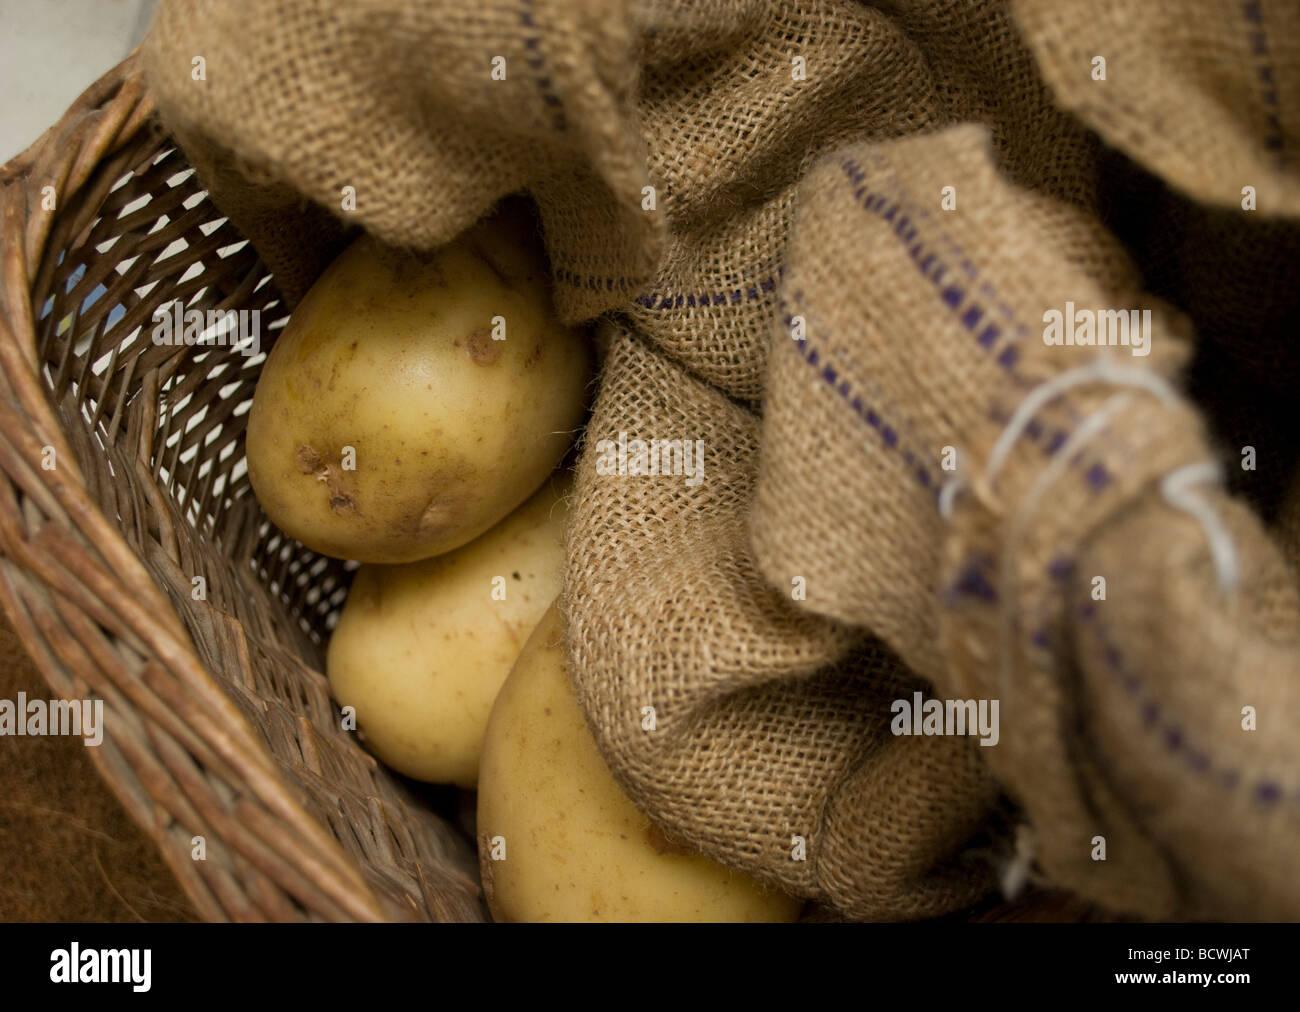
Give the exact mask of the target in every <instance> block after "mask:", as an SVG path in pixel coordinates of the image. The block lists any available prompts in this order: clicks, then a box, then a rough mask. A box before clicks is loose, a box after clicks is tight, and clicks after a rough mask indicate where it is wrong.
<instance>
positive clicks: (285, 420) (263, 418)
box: [247, 205, 590, 563]
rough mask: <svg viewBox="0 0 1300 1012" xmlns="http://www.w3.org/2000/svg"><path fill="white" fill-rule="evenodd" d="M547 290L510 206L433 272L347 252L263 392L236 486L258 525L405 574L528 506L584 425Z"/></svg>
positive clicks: (581, 395) (307, 309)
mask: <svg viewBox="0 0 1300 1012" xmlns="http://www.w3.org/2000/svg"><path fill="white" fill-rule="evenodd" d="M548 276H549V275H548V271H547V267H546V261H545V258H544V256H543V254H542V252H541V251H540V249H539V248H538V244H537V241H536V226H535V224H534V223H533V221H532V219H531V217H530V216H529V215H527V214H525V213H523V212H522V211H521V209H520V208H519V207H518V206H516V205H510V206H509V207H507V209H506V210H505V211H503V212H502V213H500V214H498V215H496V216H495V217H494V218H492V219H489V220H488V221H486V222H483V223H481V224H479V225H478V226H476V227H474V228H473V229H471V230H470V231H468V232H466V233H465V234H464V235H462V236H461V237H460V238H459V239H458V240H457V241H455V242H453V243H451V244H450V245H449V246H446V247H443V248H442V249H440V250H437V251H435V252H433V253H430V254H417V253H413V252H410V251H403V250H394V249H391V248H385V247H383V246H381V245H380V244H378V243H377V242H376V241H375V240H373V239H371V238H370V237H368V236H363V237H362V238H360V239H358V240H357V241H356V242H355V243H353V244H352V245H351V246H350V247H349V248H348V249H347V250H346V251H344V253H343V254H342V255H341V256H340V257H339V258H338V259H337V260H336V261H335V262H334V263H333V264H331V265H330V267H329V269H328V270H326V272H325V273H324V274H323V275H322V276H321V278H320V280H319V281H317V283H316V284H315V285H314V286H313V287H312V289H311V291H310V292H308V293H307V296H306V297H305V298H304V299H303V300H302V302H301V303H300V304H299V306H298V308H297V309H296V310H294V313H293V315H292V317H291V318H290V320H289V323H288V325H287V326H286V327H285V329H284V333H283V334H281V336H280V338H279V339H278V340H277V341H276V343H275V345H274V347H273V348H272V349H271V351H270V353H269V354H268V356H267V359H266V363H265V365H264V367H263V369H262V374H261V377H260V379H259V380H258V384H257V389H256V392H255V393H254V396H253V406H252V410H251V411H250V412H249V418H248V438H247V453H248V477H249V480H250V482H251V483H252V486H253V491H254V493H255V494H256V495H257V499H258V502H259V503H260V504H261V506H262V509H263V510H265V512H266V514H267V516H269V517H270V518H271V520H272V521H273V522H274V523H275V524H276V525H277V526H278V527H279V528H280V529H281V530H283V531H284V532H285V533H287V534H289V535H291V536H292V537H294V538H297V539H298V540H299V541H301V542H302V543H303V544H305V545H306V546H307V547H308V548H312V549H314V550H316V551H318V552H323V553H324V554H326V555H333V556H335V557H338V558H346V559H356V560H358V561H361V562H386V563H397V562H413V561H415V560H417V559H424V558H428V557H430V556H432V555H438V554H440V553H442V552H447V551H450V550H452V549H454V548H459V547H460V546H461V545H463V544H466V543H467V542H469V541H471V540H473V539H474V538H475V537H477V536H478V535H479V534H482V533H483V532H484V531H485V530H487V529H488V528H489V527H491V526H492V525H493V524H495V523H497V521H499V520H501V519H502V518H503V517H504V516H506V514H508V513H509V512H510V511H511V510H513V509H514V508H515V507H516V506H518V505H519V504H520V503H521V502H523V501H524V500H525V499H527V498H528V496H529V495H530V494H531V493H532V492H533V490H535V489H536V488H537V487H538V485H540V484H541V482H542V481H543V480H544V479H545V478H546V476H547V475H548V474H549V473H550V472H551V471H552V470H553V469H554V468H555V466H556V465H557V464H558V463H559V462H560V459H561V458H562V457H563V456H564V453H565V450H566V449H567V448H568V446H569V444H570V442H571V440H572V434H573V432H574V430H575V429H577V427H578V426H579V425H580V424H581V421H582V417H583V412H584V399H585V384H586V381H587V377H588V372H589V368H590V366H589V349H588V345H587V339H586V336H585V335H584V334H583V333H582V332H580V331H577V330H574V329H571V328H568V327H564V326H562V325H561V324H560V323H559V322H558V321H557V320H556V318H555V316H554V313H553V310H552V307H551V301H550V292H549V288H548V282H547V278H548ZM501 337H504V339H503V340H498V339H497V338H501Z"/></svg>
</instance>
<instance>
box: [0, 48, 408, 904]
mask: <svg viewBox="0 0 1300 1012" xmlns="http://www.w3.org/2000/svg"><path fill="white" fill-rule="evenodd" d="M139 54H140V50H139V49H138V48H137V49H136V50H134V51H133V52H132V53H131V54H130V55H129V56H128V57H127V58H126V59H125V60H123V61H122V62H121V63H119V64H117V65H116V66H115V67H113V68H112V69H111V70H109V71H108V72H107V73H106V74H104V75H103V76H102V77H100V78H99V80H97V81H96V82H95V83H94V84H92V85H91V86H90V87H89V88H87V89H86V90H85V91H84V92H83V93H82V94H81V96H80V97H79V98H78V99H77V100H76V101H75V102H74V103H73V104H72V105H71V106H70V107H69V108H68V110H67V111H66V112H65V113H64V115H63V116H62V117H61V118H60V119H59V120H58V121H57V122H56V123H55V124H54V125H52V126H51V127H50V128H49V129H48V130H46V131H45V132H44V133H43V134H42V135H41V136H40V137H39V138H38V139H37V140H36V142H35V143H33V144H32V145H31V146H30V147H28V148H27V149H26V150H25V151H23V152H22V153H21V154H19V155H17V156H15V157H14V158H11V159H10V160H9V161H7V162H6V163H4V165H3V166H0V419H3V421H4V423H5V424H4V425H3V426H2V428H3V430H4V431H3V434H0V473H2V474H3V476H4V478H5V481H4V485H5V486H7V487H5V488H4V489H3V493H0V606H2V607H3V608H4V610H5V612H6V614H7V615H8V617H9V620H10V622H11V623H12V625H13V628H14V630H15V632H16V634H17V635H18V637H19V639H20V640H21V641H22V643H23V646H24V648H25V649H26V650H27V652H28V653H29V655H30V656H31V657H32V660H33V662H34V664H35V666H36V668H37V669H38V670H39V671H40V673H41V677H42V679H43V680H44V681H45V682H46V683H47V684H48V685H49V686H50V688H51V690H53V691H55V692H56V693H58V694H60V695H65V696H66V693H65V692H60V691H59V689H60V685H62V686H64V687H65V688H66V689H71V688H73V687H74V686H75V687H77V688H78V689H82V690H86V691H83V692H80V693H79V698H88V697H90V696H101V695H102V693H99V692H95V691H94V686H95V685H97V684H104V683H112V684H114V685H116V686H118V687H121V688H122V689H123V693H124V695H126V696H127V698H128V699H129V698H131V696H130V689H131V688H132V686H126V685H120V683H121V682H122V681H123V680H128V679H129V680H133V681H137V682H138V681H144V680H147V681H154V680H156V679H158V678H163V679H170V680H171V681H172V682H173V683H174V686H175V688H176V690H177V692H178V694H179V695H181V696H182V697H189V698H192V699H194V701H195V704H196V706H195V708H196V709H199V708H206V709H207V711H208V714H209V717H212V715H215V719H206V720H204V721H198V722H192V725H191V726H192V730H193V731H194V732H195V734H196V735H198V737H199V738H201V739H202V740H203V744H204V745H205V746H206V747H207V748H208V749H210V752H209V755H210V756H211V755H216V756H218V757H219V758H220V759H221V760H223V761H224V762H226V763H227V764H229V767H230V768H231V769H232V770H233V771H235V773H236V774H237V775H238V776H239V777H240V786H241V787H242V788H243V790H242V791H241V795H240V797H239V799H238V801H237V802H236V803H229V802H226V801H224V800H223V799H222V798H220V797H219V796H218V795H217V793H216V791H215V790H214V789H213V788H212V785H211V784H210V783H209V782H208V781H207V780H206V779H203V778H200V779H201V781H202V782H201V785H200V786H199V788H198V789H199V790H201V791H205V792H206V793H207V795H209V796H208V797H207V798H206V802H207V805H202V804H200V805H199V808H201V809H202V808H206V809H207V812H208V813H212V814H214V815H216V816H218V817H221V816H224V820H225V821H226V822H227V823H230V822H232V821H233V822H235V823H238V824H239V825H241V826H250V827H252V828H251V829H250V830H249V832H248V833H247V834H246V836H240V835H236V836H235V837H234V839H233V840H232V839H230V838H228V837H227V836H226V835H225V834H223V836H222V842H223V843H224V844H225V845H226V846H227V847H229V848H230V850H231V851H232V852H233V853H234V855H235V856H236V857H237V858H238V859H239V863H240V864H241V865H251V866H252V868H253V869H255V871H254V872H253V873H254V874H257V873H258V872H260V873H261V875H260V879H261V885H262V887H263V888H265V887H266V886H267V884H268V882H270V883H273V884H274V886H275V887H278V888H279V889H281V890H283V897H282V898H281V900H280V902H279V905H278V907H279V909H281V910H283V909H286V903H285V898H287V899H289V900H291V901H292V902H293V903H295V904H297V905H298V906H299V907H301V908H303V909H305V910H306V912H307V914H308V915H314V916H317V917H320V918H322V919H327V920H328V919H355V920H365V921H382V920H392V919H407V918H409V917H410V916H411V912H410V911H405V910H401V909H397V908H395V906H394V905H393V904H392V903H390V902H385V901H384V899H383V898H382V897H381V895H380V894H379V893H378V892H377V891H376V890H375V889H374V888H372V886H371V885H370V884H369V883H368V882H367V881H366V879H365V877H364V876H363V874H362V870H361V866H360V864H359V862H358V861H357V860H356V859H355V858H354V857H353V856H351V855H349V854H348V853H347V852H346V851H345V850H344V849H343V847H342V846H341V845H340V844H339V842H338V841H337V839H335V837H334V836H333V834H332V833H331V832H330V831H329V829H328V828H327V827H325V826H322V824H321V823H320V822H319V821H318V820H317V819H316V818H315V817H314V816H313V815H311V814H310V813H309V812H308V810H307V809H306V807H305V806H304V805H303V803H302V801H301V795H300V792H298V791H296V790H294V789H293V788H291V786H290V784H289V781H288V779H287V776H286V773H285V772H284V771H283V770H282V769H281V768H279V766H278V765H277V763H276V761H275V759H274V757H273V756H272V754H271V752H270V749H269V747H268V745H267V743H266V742H265V741H264V740H263V739H262V737H261V736H260V735H258V734H257V733H256V731H255V730H254V729H253V728H252V727H251V725H250V724H249V723H248V722H247V721H246V719H245V718H244V716H243V714H242V713H240V712H239V710H238V709H237V707H236V706H235V704H234V702H233V701H232V700H231V699H230V698H229V697H228V695H227V694H226V692H225V690H224V689H223V688H222V686H221V685H220V684H219V683H218V681H217V680H216V678H215V677H214V676H213V675H212V673H211V672H210V671H208V670H207V668H206V667H205V665H204V664H203V662H202V661H201V659H200V657H199V654H198V652H197V650H196V648H195V646H194V643H193V641H192V639H191V637H190V635H189V634H188V633H187V631H186V630H185V628H184V626H183V625H182V623H181V621H180V619H179V618H178V616H177V614H176V612H175V611H174V609H173V608H172V606H171V605H170V604H169V602H168V600H167V598H166V596H165V595H164V593H163V592H162V590H161V589H160V588H159V587H158V586H157V585H156V583H155V582H154V580H153V579H152V577H151V576H150V574H149V572H148V571H147V570H146V569H145V567H144V565H143V563H142V562H141V561H140V560H139V559H138V558H137V557H136V555H135V553H134V551H133V549H132V548H131V547H130V546H129V545H128V544H127V542H126V541H125V539H124V538H123V536H122V535H121V533H120V532H119V530H118V529H117V527H116V525H115V524H114V523H113V522H111V521H110V520H109V519H108V518H106V517H105V516H104V515H103V514H102V513H101V512H100V510H99V509H98V507H97V506H96V504H95V502H94V501H93V500H92V499H91V497H90V494H89V490H88V487H87V483H86V480H85V477H84V476H83V475H82V474H81V473H80V471H79V470H78V468H77V466H76V464H75V460H76V458H75V456H74V454H73V453H72V451H71V448H70V444H69V443H68V442H67V441H66V437H65V433H64V432H63V431H62V429H61V426H60V424H59V421H58V419H57V416H56V415H55V413H54V411H53V408H52V406H51V403H50V400H49V395H48V392H47V390H46V389H45V386H44V384H43V383H42V381H41V378H40V370H39V368H38V364H37V347H36V329H35V320H34V316H33V312H32V305H31V294H32V293H31V282H32V280H33V279H34V278H35V276H36V274H37V271H38V267H39V264H40V262H41V256H42V254H43V252H44V249H45V245H46V242H47V240H48V238H49V235H50V230H51V227H52V224H53V221H54V219H55V218H56V216H57V215H56V214H55V213H48V212H45V211H43V210H42V209H41V202H42V190H43V189H44V188H45V187H47V186H51V185H52V186H54V187H55V192H56V194H57V195H58V204H59V205H63V204H65V203H66V202H67V201H68V198H70V197H71V196H72V195H74V194H75V193H76V192H77V191H78V190H80V188H81V187H82V186H83V185H84V184H85V183H86V181H87V179H88V178H90V176H91V174H92V172H93V171H94V170H95V168H96V167H97V166H98V165H99V164H100V163H101V161H102V160H104V159H105V158H106V157H108V156H110V155H112V154H114V153H115V152H117V151H119V150H121V149H122V148H123V147H125V146H126V145H128V144H129V143H130V142H131V141H132V140H134V139H136V138H138V137H139V136H140V134H141V132H142V131H144V130H148V129H152V128H153V126H152V124H153V122H154V117H155V113H156V109H155V106H154V103H153V101H152V99H151V98H150V96H149V94H148V89H147V87H146V86H145V82H144V76H143V69H142V64H141V58H140V55H139ZM46 445H52V446H53V447H54V448H55V452H56V454H57V459H58V460H59V462H60V463H59V466H58V470H57V471H55V470H49V471H46V470H44V469H42V467H41V466H40V454H41V451H42V447H43V446H46ZM37 483H39V484H37ZM33 492H35V493H37V496H36V498H37V502H38V503H41V504H43V505H44V504H55V505H57V507H58V510H59V514H58V515H57V516H49V517H47V518H46V519H45V522H44V523H43V525H42V528H41V530H40V531H39V532H37V533H35V534H33V533H32V532H31V531H29V530H28V528H27V526H26V524H25V523H24V520H23V516H22V515H21V513H22V507H21V506H20V505H19V503H20V496H22V497H25V498H28V499H30V498H32V493H33ZM91 546H93V547H91ZM92 554H93V555H95V556H98V558H97V559H96V558H92ZM101 560H102V561H101ZM69 569H71V570H74V571H76V576H77V577H78V578H79V579H80V580H81V582H82V588H81V592H82V593H83V594H84V595H89V598H86V599H91V598H93V599H97V600H98V601H99V602H103V603H104V604H105V605H106V606H107V608H108V610H109V613H111V614H114V615H117V616H119V617H121V619H122V624H123V626H124V627H126V628H128V629H130V631H131V632H132V633H133V634H134V635H135V637H136V639H138V640H139V641H140V642H141V643H143V644H145V645H146V647H147V648H148V652H149V655H148V658H147V663H146V665H145V667H144V669H143V670H142V671H141V672H139V673H138V676H130V675H129V673H128V672H127V669H126V667H125V665H118V666H116V668H111V667H108V666H106V665H104V664H101V663H99V661H100V660H101V657H102V647H101V646H100V644H101V643H102V638H100V637H99V636H98V635H97V630H96V624H95V622H94V621H93V620H91V619H90V618H89V617H87V620H86V621H68V620H67V615H66V611H67V610H68V609H69V608H71V609H73V610H75V609H76V608H77V604H78V598H77V596H74V592H73V590H72V589H71V588H70V587H69V586H68V582H69V581H68V573H67V571H68V570H69ZM74 582H75V581H74ZM51 599H53V603H54V606H53V607H51ZM51 622H53V623H54V625H55V626H57V627H58V628H57V634H55V635H51V633H52V632H53V631H54V630H53V629H52V627H51ZM68 658H73V659H74V660H73V662H72V663H69V661H68ZM65 669H71V671H70V672H69V671H68V670H65ZM69 675H70V677H69ZM134 688H136V689H138V688H139V686H138V685H136V686H134ZM108 709H109V705H108V704H107V703H106V706H105V710H106V712H107V711H108ZM137 716H138V717H139V719H140V720H141V722H142V723H143V725H144V726H145V727H146V728H148V729H149V730H150V731H151V732H152V733H159V734H167V729H166V728H163V727H160V726H159V725H158V724H157V722H156V721H154V720H153V718H152V717H150V716H149V714H147V713H138V712H137ZM104 744H105V745H110V736H109V734H108V733H107V729H106V732H105V737H104ZM173 744H174V746H175V747H177V748H180V749H181V750H183V751H186V752H188V756H189V759H190V760H193V761H198V760H199V759H200V758H201V757H200V756H196V755H195V754H194V752H193V751H191V750H189V749H187V746H186V743H185V742H184V741H176V742H174V743H173ZM107 752H108V750H107V749H105V748H96V749H93V750H92V760H93V761H94V765H95V766H96V768H97V769H98V770H99V773H100V775H101V777H102V778H103V779H104V780H105V781H106V783H107V784H108V786H109V788H110V790H111V791H112V792H113V794H114V795H115V797H116V798H117V800H118V801H119V802H120V803H122V804H123V806H124V807H125V808H126V809H127V811H128V813H129V814H130V815H131V817H132V818H134V819H135V821H136V822H137V823H138V824H139V825H140V826H141V828H142V830H143V831H144V832H145V833H146V834H147V835H148V836H149V837H150V838H151V839H152V840H153V841H154V843H155V844H156V845H157V846H158V848H159V850H160V852H161V854H162V856H163V858H164V860H165V861H166V862H167V864H168V865H169V867H170V868H171V870H172V872H173V874H174V875H175V876H176V878H177V880H178V882H179V884H180V885H181V887H182V889H183V890H184V891H185V893H186V895H187V896H188V898H189V899H190V900H191V902H192V903H193V904H194V906H195V908H196V909H197V911H198V913H199V914H200V916H202V917H204V918H205V919H209V920H227V919H236V920H238V919H247V918H249V916H250V908H251V907H252V906H253V905H252V904H251V903H250V902H248V901H247V900H246V899H244V898H243V897H242V896H240V895H239V889H238V886H237V884H236V883H234V882H231V881H229V872H228V871H221V870H217V871H214V872H213V873H212V875H214V876H220V875H222V874H225V875H226V877H227V881H226V882H225V883H224V888H223V887H222V885H221V884H214V883H213V882H212V881H210V878H211V876H209V878H207V879H205V876H204V875H203V874H201V873H200V872H199V871H198V870H197V869H196V865H197V864H198V863H199V862H197V861H193V860H188V859H187V856H186V855H184V854H183V853H182V852H180V850H179V848H178V847H177V846H176V834H175V833H174V832H173V831H171V830H169V828H168V827H169V819H168V816H170V822H171V824H175V823H182V818H181V816H178V815H177V812H176V808H177V806H176V805H175V804H170V803H169V802H174V801H175V800H176V798H175V796H176V795H179V794H180V788H179V787H178V786H177V785H176V782H175V781H174V780H173V779H172V778H171V777H170V776H166V775H164V776H159V775H158V770H159V769H162V767H161V766H160V765H159V764H158V763H157V762H154V763H153V767H154V768H153V769H145V768H143V767H144V766H146V765H147V762H146V761H144V760H142V759H141V757H140V756H139V755H138V753H133V751H132V749H129V748H128V749H122V750H121V751H115V752H114V753H113V756H112V759H111V761H110V758H109V756H108V755H106V753H107ZM146 759H147V757H146ZM163 772H164V773H166V770H165V769H164V770H163ZM150 774H152V775H150ZM132 779H134V780H135V783H134V784H132V783H131V780H132ZM194 791H195V785H193V784H191V785H189V787H188V795H189V800H187V801H186V802H185V804H186V805H190V804H192V800H193V795H194ZM182 824H183V823H182ZM213 825H214V827H215V825H217V823H216V822H214V823H213ZM169 837H171V839H169ZM268 837H269V839H268ZM187 838H188V837H187ZM268 848H270V849H271V850H272V851H274V852H275V853H273V854H271V855H270V858H268V855H267V853H266V851H267V849H268ZM205 863H206V862H205ZM268 863H269V864H270V865H271V866H272V870H271V871H270V872H268V871H267V865H268ZM275 868H282V869H288V871H287V872H285V875H286V876H287V877H288V878H289V879H290V882H289V884H288V885H286V883H285V881H284V879H281V878H277V877H276V874H275V870H274V869H275ZM290 873H292V874H290ZM293 876H296V883H297V887H296V888H295V880H294V878H293ZM303 882H306V883H307V888H303V887H302V883H303ZM232 889H233V890H234V892H233V893H232V891H231V890H232ZM241 899H244V901H243V902H239V900H241ZM290 909H292V908H290ZM254 913H255V911H254Z"/></svg>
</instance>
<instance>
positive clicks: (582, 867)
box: [478, 606, 801, 921]
mask: <svg viewBox="0 0 1300 1012" xmlns="http://www.w3.org/2000/svg"><path fill="white" fill-rule="evenodd" d="M635 716H636V715H629V718H628V719H635ZM478 847H479V867H480V869H481V871H482V877H483V891H484V893H485V895H486V896H487V900H488V906H489V907H490V908H491V910H492V914H493V916H494V917H495V918H496V919H497V920H498V921H790V920H794V919H795V918H796V917H797V916H798V914H799V910H800V907H801V904H800V902H799V901H798V900H795V899H793V898H791V897H789V896H787V895H785V894H784V893H781V892H778V891H777V890H775V889H773V888H770V887H766V886H764V885H762V884H760V883H759V882H758V881H756V880H755V879H753V878H751V877H750V876H748V875H746V874H744V873H742V872H738V871H733V870H731V869H728V868H724V867H723V866H722V865H719V864H717V863H715V862H713V861H711V860H709V859H708V858H705V857H702V856H700V855H698V854H688V853H685V852H683V851H682V850H681V849H680V848H679V847H677V846H675V845H674V844H672V843H670V842H669V841H668V840H667V839H666V838H665V837H664V835H663V834H662V833H661V832H660V831H659V830H657V829H656V828H655V827H654V825H653V824H652V823H651V822H650V820H649V819H647V818H646V817H645V816H643V815H642V814H641V813H640V812H639V811H638V810H637V809H636V807H635V806H634V805H633V804H632V802H631V801H630V800H629V799H628V797H627V795H626V794H624V793H623V791H622V789H621V788H620V787H619V786H618V783H617V782H616V781H615V780H614V777H613V775H612V774H611V773H610V772H609V768H608V767H607V766H606V765H605V762H604V760H603V759H602V758H601V756H600V753H599V751H598V750H597V749H596V742H595V740H594V739H593V738H592V736H591V732H590V731H588V730H587V725H586V723H585V722H584V720H583V716H582V711H581V709H580V708H579V707H578V703H577V700H576V699H575V697H574V695H573V688H572V686H571V685H570V683H569V677H568V673H567V672H566V670H565V653H564V626H563V618H562V616H561V614H560V611H559V609H558V608H557V607H555V606H552V607H551V608H550V610H549V611H547V613H546V615H545V617H544V618H543V619H542V620H541V622H540V623H538V626H537V628H536V629H535V630H534V631H533V634H532V636H531V637H529V640H528V643H527V644H526V645H525V647H524V650H523V653H521V654H520V655H519V660H518V661H516V662H515V666H514V670H513V671H511V672H510V677H509V678H508V679H506V684H505V685H504V686H503V687H502V688H501V692H500V694H499V695H498V696H497V701H496V703H495V705H494V706H493V708H492V716H491V719H490V720H489V721H488V730H487V736H486V737H485V738H484V741H483V759H482V763H481V766H480V771H479V795H478ZM503 852H504V858H505V859H504V860H495V859H494V857H495V858H499V857H501V855H502V853H503Z"/></svg>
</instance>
